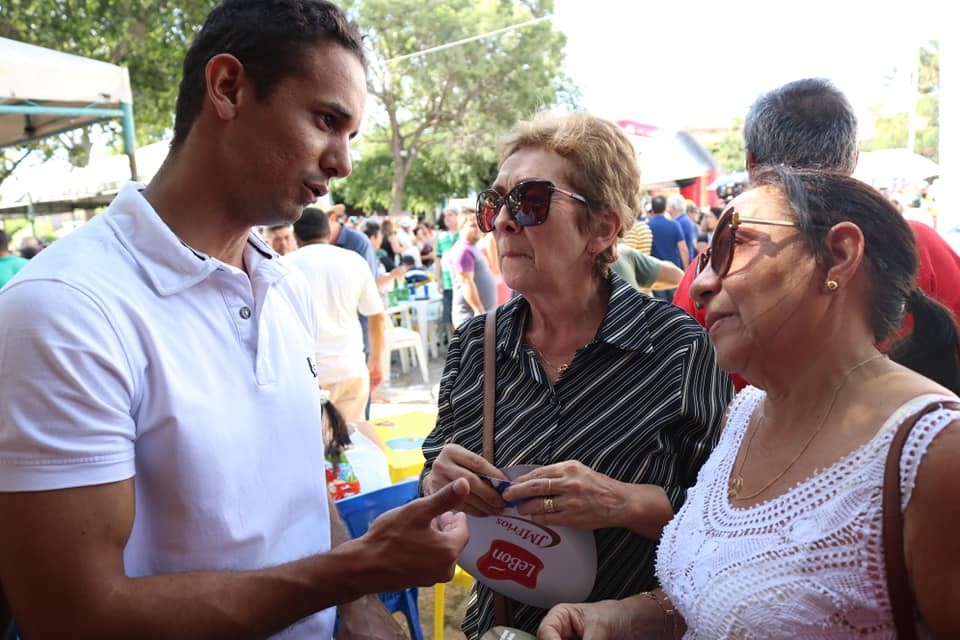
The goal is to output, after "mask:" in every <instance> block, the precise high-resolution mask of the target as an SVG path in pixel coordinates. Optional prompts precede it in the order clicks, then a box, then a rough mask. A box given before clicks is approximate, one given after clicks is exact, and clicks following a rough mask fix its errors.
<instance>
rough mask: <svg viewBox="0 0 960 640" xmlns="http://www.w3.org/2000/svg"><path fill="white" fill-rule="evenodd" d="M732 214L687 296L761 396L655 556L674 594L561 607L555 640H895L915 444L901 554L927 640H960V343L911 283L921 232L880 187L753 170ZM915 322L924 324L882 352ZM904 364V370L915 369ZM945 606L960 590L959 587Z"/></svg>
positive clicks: (732, 429) (551, 635)
mask: <svg viewBox="0 0 960 640" xmlns="http://www.w3.org/2000/svg"><path fill="white" fill-rule="evenodd" d="M753 185H754V186H753V188H751V189H749V190H748V191H746V192H744V193H743V194H741V195H740V196H738V197H737V198H736V199H734V200H733V202H731V207H730V208H729V209H728V211H727V213H725V214H724V215H723V216H722V217H721V220H720V224H719V225H718V228H717V233H716V234H715V235H714V237H713V241H712V244H711V247H710V250H709V251H708V252H707V253H705V254H703V258H702V259H701V261H700V263H699V268H700V273H699V275H698V276H697V278H696V280H695V281H694V283H693V286H692V287H691V294H692V295H693V297H694V299H695V300H696V301H697V303H698V304H700V305H701V306H703V307H704V309H705V310H706V312H707V324H708V327H709V331H710V336H711V337H712V339H713V342H714V344H715V345H716V350H717V360H718V361H719V362H720V365H721V366H722V367H723V368H724V369H725V370H727V371H736V372H738V373H740V374H741V375H743V376H744V377H745V378H747V379H748V380H750V381H751V382H752V383H754V384H756V386H755V387H753V386H752V387H747V388H746V389H745V390H743V391H742V392H741V393H740V394H739V395H738V396H737V398H736V399H735V400H734V402H733V403H732V404H731V405H730V408H729V410H728V417H727V420H726V425H725V426H724V430H723V435H722V436H721V439H720V442H719V443H718V445H717V447H716V449H714V451H713V453H712V454H711V456H710V459H709V460H708V461H707V463H706V464H705V465H704V466H703V469H702V470H701V472H700V476H699V477H698V479H697V484H696V486H694V487H693V488H692V489H691V490H690V492H689V495H688V499H687V503H686V504H685V505H684V507H683V508H682V509H681V510H680V512H679V513H678V514H677V516H676V517H675V518H674V519H673V520H672V521H671V522H670V524H668V525H667V527H666V528H665V529H664V532H663V539H662V541H661V543H660V547H659V549H658V551H657V576H658V578H659V580H660V584H661V585H662V588H661V589H657V590H654V591H650V592H644V593H641V594H638V595H634V596H631V597H629V598H626V599H624V600H622V601H607V602H603V603H597V604H589V605H560V606H558V607H556V608H554V609H553V610H552V611H551V612H550V614H549V615H548V616H547V617H546V619H545V620H544V622H543V625H542V626H541V628H540V633H539V638H540V639H541V640H566V639H571V640H572V639H574V638H591V639H593V640H620V639H621V638H626V637H630V638H636V637H664V635H666V636H667V637H674V638H679V637H680V635H681V634H684V632H685V634H684V637H697V638H731V637H746V638H761V637H763V638H770V637H775V638H852V637H856V638H875V639H878V640H879V639H880V638H892V637H895V636H896V629H895V628H894V622H893V615H892V612H891V595H890V593H889V592H888V589H887V575H886V573H885V571H884V567H885V564H886V561H885V556H884V544H883V540H882V537H883V534H882V527H883V504H882V494H883V486H884V467H885V462H886V458H887V452H888V450H889V448H890V446H891V443H892V441H893V437H894V433H895V432H896V431H897V428H898V427H899V426H900V424H901V423H903V422H904V421H905V420H908V419H911V418H912V417H913V416H916V415H918V413H919V412H921V411H922V410H923V409H924V407H927V406H928V405H931V403H933V405H932V406H933V408H932V410H930V411H929V412H927V413H924V414H922V416H921V417H920V418H919V420H918V421H917V423H916V425H915V427H914V428H913V430H912V431H911V432H910V435H909V436H908V438H907V440H906V443H905V445H904V449H903V456H902V457H901V459H900V465H899V467H898V470H899V471H900V473H899V474H897V478H896V481H897V482H898V483H899V484H900V487H901V491H902V494H903V497H902V500H901V502H899V503H897V504H895V505H894V508H897V509H901V510H902V511H903V518H904V519H903V550H902V551H903V553H904V555H905V558H906V569H907V575H906V576H904V577H903V580H904V582H906V583H908V584H909V589H910V592H911V594H910V595H911V596H912V606H910V607H909V609H908V615H909V620H910V622H911V623H914V624H915V626H916V630H917V634H916V635H917V637H921V638H924V637H938V638H953V637H957V634H958V633H960V608H958V607H957V606H956V605H957V599H956V594H957V593H958V579H960V578H958V576H960V554H958V553H957V542H956V540H957V537H956V532H955V531H954V529H953V527H952V526H944V523H945V522H950V523H952V522H954V521H956V516H957V514H958V509H957V506H956V504H957V501H956V496H957V495H958V493H960V474H958V473H957V472H956V464H957V463H956V461H957V459H958V457H960V404H957V402H958V398H957V395H956V394H957V392H958V391H960V370H958V362H960V360H958V357H960V340H958V333H957V332H958V329H957V325H956V322H955V320H954V319H953V317H952V315H951V313H950V311H949V310H948V309H946V308H944V307H943V306H942V305H940V304H939V303H937V302H935V301H933V300H932V299H930V298H928V297H927V296H926V295H924V294H923V292H922V291H920V290H919V289H918V288H917V285H916V282H917V263H918V260H917V251H916V247H915V246H914V243H915V241H914V237H913V234H912V233H911V231H910V228H909V227H908V226H907V224H906V223H905V221H904V220H903V219H902V217H901V216H900V215H899V213H898V212H897V211H896V210H895V209H894V208H893V206H892V205H891V204H890V203H889V202H888V201H887V200H886V198H884V196H883V195H881V194H880V193H879V192H878V191H876V190H875V189H873V188H872V187H870V186H868V185H866V184H864V183H863V182H860V181H859V180H855V179H853V178H851V177H849V176H846V175H844V174H841V173H837V172H827V171H822V170H798V169H790V168H788V167H786V166H784V165H779V166H775V167H773V168H770V169H767V170H762V171H758V172H756V173H755V175H754V179H753ZM905 311H909V312H910V313H911V314H913V316H914V319H915V322H916V331H914V332H913V333H912V334H911V335H910V336H909V337H907V338H906V339H904V340H903V341H902V342H899V343H898V344H897V345H896V347H894V349H893V350H892V351H891V357H889V358H888V357H886V356H884V355H883V354H882V353H881V352H880V351H878V350H877V348H876V346H875V345H876V344H877V343H880V342H884V341H885V340H887V339H888V338H889V337H890V336H892V335H894V334H895V332H896V331H897V330H898V329H899V327H900V325H901V323H902V321H903V315H904V312H905ZM905 365H907V366H905ZM948 594H949V595H948Z"/></svg>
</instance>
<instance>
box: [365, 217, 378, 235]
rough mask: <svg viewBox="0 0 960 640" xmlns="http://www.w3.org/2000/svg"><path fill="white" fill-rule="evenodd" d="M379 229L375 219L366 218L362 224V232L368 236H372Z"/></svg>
mask: <svg viewBox="0 0 960 640" xmlns="http://www.w3.org/2000/svg"><path fill="white" fill-rule="evenodd" d="M379 231H380V223H379V222H377V221H376V220H367V222H366V223H365V224H364V225H363V233H364V235H366V236H367V237H368V238H372V237H374V236H375V235H377V233H378V232H379Z"/></svg>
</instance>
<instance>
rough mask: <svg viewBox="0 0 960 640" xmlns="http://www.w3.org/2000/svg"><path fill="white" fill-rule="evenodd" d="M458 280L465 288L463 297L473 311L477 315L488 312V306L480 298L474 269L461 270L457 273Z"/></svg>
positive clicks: (463, 288)
mask: <svg viewBox="0 0 960 640" xmlns="http://www.w3.org/2000/svg"><path fill="white" fill-rule="evenodd" d="M457 280H458V281H459V282H460V288H461V289H462V290H463V299H464V300H466V301H467V304H468V305H470V308H471V309H473V312H474V313H475V314H477V315H480V314H482V313H484V312H486V308H485V307H484V306H483V302H482V301H481V300H480V292H479V291H477V283H476V281H475V280H474V279H473V271H461V272H460V273H458V274H457Z"/></svg>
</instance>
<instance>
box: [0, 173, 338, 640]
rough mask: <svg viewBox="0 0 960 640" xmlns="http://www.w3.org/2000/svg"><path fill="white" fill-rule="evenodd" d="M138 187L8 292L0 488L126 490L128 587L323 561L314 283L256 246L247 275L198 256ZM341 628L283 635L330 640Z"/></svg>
mask: <svg viewBox="0 0 960 640" xmlns="http://www.w3.org/2000/svg"><path fill="white" fill-rule="evenodd" d="M142 188H143V185H139V184H135V183H131V184H128V185H127V186H125V187H124V188H123V190H122V191H121V192H120V194H119V195H118V196H117V198H116V199H115V200H114V202H113V203H112V204H111V205H110V208H109V209H108V210H107V212H106V213H104V214H102V215H99V216H97V217H96V218H95V219H94V220H92V221H91V222H89V223H88V224H86V225H84V226H83V227H82V228H81V229H79V230H78V231H76V232H74V233H72V234H70V235H69V236H68V237H66V238H64V239H62V240H59V241H57V242H56V243H54V244H53V245H52V246H51V247H50V248H48V249H46V250H44V251H43V252H42V253H41V254H40V255H38V256H37V258H35V259H34V260H31V261H30V263H29V264H28V265H27V266H26V267H25V268H24V269H23V271H22V272H21V275H20V277H19V278H18V279H17V280H16V281H15V282H13V283H11V284H10V285H9V286H8V287H6V288H4V289H3V290H2V291H0V328H2V330H0V371H2V372H3V374H2V378H3V382H2V384H0V491H31V490H46V489H60V488H65V487H75V486H86V485H95V484H102V483H107V482H116V481H120V480H125V479H128V478H131V477H133V476H136V481H135V485H136V500H137V503H136V516H135V519H134V523H133V531H132V533H131V536H130V540H129V542H128V543H127V546H126V549H125V550H124V563H125V569H126V572H127V574H128V575H130V576H145V575H153V574H163V573H176V572H184V571H195V570H213V571H216V570H244V569H257V568H261V567H268V566H274V565H277V564H281V563H284V562H287V561H290V560H296V559H299V558H303V557H305V556H308V555H311V554H314V553H318V552H322V551H326V550H328V549H329V548H330V525H329V514H328V512H327V497H326V496H327V492H326V488H325V484H324V471H323V439H322V429H321V423H320V407H321V404H320V394H319V391H318V388H317V383H316V380H315V377H314V373H313V368H314V365H313V362H312V358H313V355H314V332H315V327H316V322H315V319H314V310H313V308H312V306H311V305H310V303H309V291H308V288H307V285H306V282H305V281H304V279H303V278H302V276H301V275H300V274H297V273H295V272H291V270H289V269H288V268H287V267H285V266H284V265H282V264H280V261H279V260H277V259H276V254H275V253H274V252H273V251H271V250H270V249H269V248H267V246H266V245H265V244H264V243H263V242H262V241H261V240H260V239H259V238H257V237H256V236H255V235H253V234H251V236H250V239H249V240H248V241H247V246H246V248H245V249H244V254H243V258H244V263H245V265H246V266H247V268H248V271H249V272H250V274H251V275H250V276H249V277H248V276H247V274H246V273H244V272H243V271H241V270H240V269H237V268H235V267H233V266H230V265H228V264H225V263H223V262H220V261H219V260H217V259H215V258H212V257H209V256H205V255H202V254H199V253H197V252H195V251H193V250H191V249H190V248H189V247H187V246H186V245H184V244H183V243H182V242H180V240H179V239H178V238H177V237H176V236H175V235H174V234H173V233H172V232H171V230H170V229H169V228H168V227H167V226H166V225H165V224H164V223H163V221H162V220H161V219H160V218H159V216H157V214H156V212H155V211H154V210H153V209H152V208H151V207H150V205H149V203H148V202H147V201H146V200H145V199H144V198H143V196H142V195H141V194H140V190H141V189H142ZM333 618H334V611H333V609H328V610H326V611H324V612H321V613H318V614H316V615H314V616H311V617H310V618H307V619H305V620H303V621H301V622H300V623H298V624H296V625H294V626H293V627H290V628H289V629H287V630H286V631H285V632H284V633H281V634H280V635H279V636H277V637H283V638H311V639H312V638H329V637H330V636H331V634H332V626H333Z"/></svg>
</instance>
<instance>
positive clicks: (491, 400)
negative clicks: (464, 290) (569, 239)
mask: <svg viewBox="0 0 960 640" xmlns="http://www.w3.org/2000/svg"><path fill="white" fill-rule="evenodd" d="M496 380H497V310H496V309H493V310H492V311H488V312H487V320H486V322H485V323H484V327H483V457H484V459H486V460H487V461H488V462H489V463H490V464H495V463H494V461H493V454H494V451H493V411H494V406H495V404H496V399H497V387H496ZM493 620H494V624H497V625H500V626H504V627H510V626H513V608H512V606H511V604H510V601H509V600H507V599H506V598H505V597H504V596H503V595H501V594H499V593H497V592H496V591H494V592H493Z"/></svg>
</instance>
